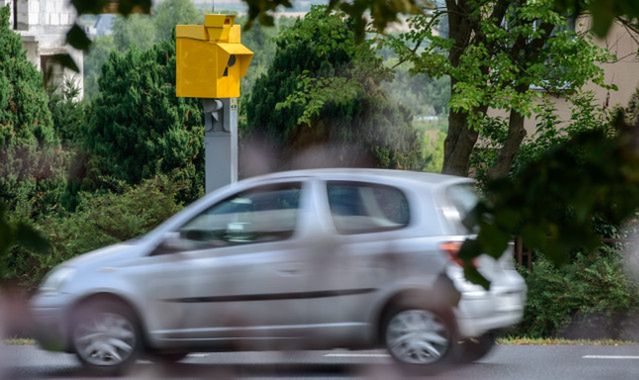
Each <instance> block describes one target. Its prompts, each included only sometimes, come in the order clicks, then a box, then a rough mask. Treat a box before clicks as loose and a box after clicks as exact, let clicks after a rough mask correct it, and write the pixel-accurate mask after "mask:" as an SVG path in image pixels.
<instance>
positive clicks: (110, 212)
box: [0, 175, 190, 287]
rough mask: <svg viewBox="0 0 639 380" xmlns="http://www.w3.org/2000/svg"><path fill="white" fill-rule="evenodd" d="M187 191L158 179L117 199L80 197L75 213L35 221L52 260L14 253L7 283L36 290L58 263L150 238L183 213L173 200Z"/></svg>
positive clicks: (110, 195) (111, 196)
mask: <svg viewBox="0 0 639 380" xmlns="http://www.w3.org/2000/svg"><path fill="white" fill-rule="evenodd" d="M189 185H190V184H188V183H186V182H184V181H179V180H175V178H173V177H170V176H162V175H161V176H157V177H154V178H152V179H148V180H145V181H143V182H142V183H140V184H139V185H137V186H128V185H124V186H123V187H122V189H121V191H120V192H119V193H114V192H98V193H81V194H80V201H79V205H78V207H77V210H76V211H75V212H72V213H61V214H50V215H48V216H46V217H43V218H42V219H40V220H38V221H37V223H36V225H37V227H38V229H39V230H40V231H42V235H44V236H45V237H46V238H47V239H48V240H49V241H50V242H51V243H50V244H51V252H50V254H48V255H38V256H35V255H31V254H29V253H28V252H25V251H23V250H13V251H12V254H11V255H10V256H9V257H8V260H7V261H3V263H4V265H0V268H4V269H5V278H13V279H17V280H18V281H19V282H20V283H21V284H23V285H26V286H28V287H34V286H35V285H37V283H38V282H39V281H40V280H41V279H42V277H43V276H44V274H45V273H46V272H48V271H49V270H50V269H51V268H53V267H54V266H55V265H57V264H59V263H61V262H62V261H65V260H68V259H70V258H72V257H74V256H77V255H79V254H82V253H85V252H89V251H91V250H94V249H97V248H100V247H103V246H105V245H109V244H114V243H117V242H121V241H125V240H129V239H131V238H134V237H136V236H139V235H142V234H144V233H146V232H148V231H149V230H151V229H152V228H153V227H155V226H157V225H158V224H160V223H161V222H162V221H164V220H166V219H167V218H169V217H170V216H172V215H173V214H175V213H176V212H178V211H179V210H180V209H181V208H182V205H181V204H180V203H178V201H177V197H178V196H179V194H180V193H181V192H182V191H183V190H184V189H185V188H187V187H188V186H189ZM0 257H1V256H0Z"/></svg>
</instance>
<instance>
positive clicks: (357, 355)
mask: <svg viewBox="0 0 639 380" xmlns="http://www.w3.org/2000/svg"><path fill="white" fill-rule="evenodd" d="M324 357H327V358H390V355H389V354H355V353H353V354H326V355H324Z"/></svg>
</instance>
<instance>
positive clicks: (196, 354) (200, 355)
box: [189, 352, 211, 358]
mask: <svg viewBox="0 0 639 380" xmlns="http://www.w3.org/2000/svg"><path fill="white" fill-rule="evenodd" d="M209 355H211V354H207V353H201V352H198V353H193V354H189V357H190V358H205V357H207V356H209Z"/></svg>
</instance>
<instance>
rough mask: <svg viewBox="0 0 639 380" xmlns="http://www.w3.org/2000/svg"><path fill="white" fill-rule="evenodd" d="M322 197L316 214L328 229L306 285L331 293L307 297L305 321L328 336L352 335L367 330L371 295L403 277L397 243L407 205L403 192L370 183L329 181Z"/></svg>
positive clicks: (406, 217)
mask: <svg viewBox="0 0 639 380" xmlns="http://www.w3.org/2000/svg"><path fill="white" fill-rule="evenodd" d="M322 198H323V202H322V206H321V209H322V211H321V212H320V213H319V214H320V215H322V217H323V218H326V219H327V220H328V221H329V223H328V224H329V228H328V230H327V231H326V232H325V237H324V239H323V240H324V248H325V249H323V250H321V251H318V252H315V254H318V255H320V256H321V257H322V260H321V261H319V260H318V262H321V265H318V266H317V267H316V268H315V271H314V274H315V277H314V279H313V281H311V282H310V283H311V284H312V286H313V287H314V289H313V290H312V291H317V292H324V294H326V295H330V297H324V298H321V297H317V298H311V299H309V301H308V305H309V311H308V314H309V323H311V324H316V325H319V326H322V327H323V329H324V331H323V334H322V335H323V336H326V337H328V339H337V340H343V339H350V337H352V334H355V335H361V334H363V333H364V331H363V329H367V328H368V325H367V322H368V321H367V320H366V311H367V310H368V309H369V307H370V305H371V304H372V303H373V301H374V299H375V297H378V296H376V294H375V293H376V292H378V291H379V290H380V289H382V288H383V287H384V286H385V285H387V284H389V283H391V281H393V280H394V279H396V278H397V277H400V276H401V268H400V266H401V265H402V263H400V262H399V260H401V255H396V253H397V244H396V241H397V240H398V239H401V236H402V234H404V232H405V230H406V228H407V226H408V225H409V222H410V209H409V204H408V200H407V197H406V196H405V195H404V193H403V192H402V191H401V190H399V189H398V188H396V187H393V186H388V185H382V184H377V183H372V182H364V181H350V180H349V181H343V180H328V181H326V182H323V192H322ZM404 264H406V263H404ZM310 291H311V290H310Z"/></svg>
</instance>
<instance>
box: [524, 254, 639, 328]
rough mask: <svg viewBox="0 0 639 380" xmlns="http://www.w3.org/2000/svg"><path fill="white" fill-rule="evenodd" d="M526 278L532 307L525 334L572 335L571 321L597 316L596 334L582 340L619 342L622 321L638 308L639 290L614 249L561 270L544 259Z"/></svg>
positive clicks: (578, 258)
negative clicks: (627, 274) (620, 322)
mask: <svg viewBox="0 0 639 380" xmlns="http://www.w3.org/2000/svg"><path fill="white" fill-rule="evenodd" d="M524 276H525V277H526V282H527V284H528V303H527V305H526V311H525V314H524V320H523V322H522V324H521V325H520V328H519V333H521V334H522V335H525V336H529V337H533V338H540V337H550V336H557V335H566V334H570V331H568V330H569V325H570V324H571V323H572V322H576V321H578V320H579V321H581V322H584V321H587V320H589V319H591V318H596V319H597V320H598V321H599V323H601V324H603V325H598V326H596V327H597V330H598V331H591V332H590V334H592V335H589V336H579V337H586V338H588V337H597V338H601V337H612V338H618V337H619V335H620V334H621V333H622V331H620V330H621V328H622V326H621V324H619V323H617V322H618V320H619V317H620V316H624V315H625V314H627V313H628V312H629V311H630V310H632V309H633V308H636V307H638V306H639V297H637V296H638V295H639V293H638V291H637V288H636V286H635V284H633V283H632V282H631V281H630V279H629V278H628V277H627V276H626V274H625V273H624V271H623V262H622V260H621V256H620V255H619V253H618V252H617V251H616V250H615V249H614V248H612V247H605V248H602V249H601V250H600V251H599V252H594V253H593V254H591V255H583V254H578V255H576V258H575V260H574V261H573V262H571V263H569V264H565V265H563V266H561V267H556V266H554V265H553V264H551V263H550V262H548V261H547V260H546V259H543V258H540V259H538V260H537V261H536V262H535V264H534V266H533V270H532V271H531V272H530V273H526V274H524ZM587 335H588V334H587ZM594 335H596V336H594ZM604 335H605V336H604Z"/></svg>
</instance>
